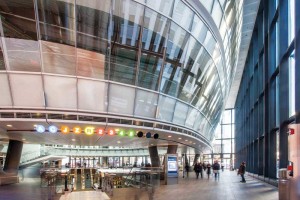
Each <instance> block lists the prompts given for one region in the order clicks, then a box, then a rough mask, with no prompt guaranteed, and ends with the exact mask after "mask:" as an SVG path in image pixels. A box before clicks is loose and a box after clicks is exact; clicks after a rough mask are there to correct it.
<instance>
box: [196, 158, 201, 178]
mask: <svg viewBox="0 0 300 200" xmlns="http://www.w3.org/2000/svg"><path fill="white" fill-rule="evenodd" d="M194 171H195V173H196V177H197V179H198V178H199V173H200V172H201V178H202V165H201V163H199V162H197V163H196V164H195V165H194Z"/></svg>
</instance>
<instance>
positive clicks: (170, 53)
mask: <svg viewBox="0 0 300 200" xmlns="http://www.w3.org/2000/svg"><path fill="white" fill-rule="evenodd" d="M187 40H188V34H187V32H186V31H185V30H184V29H182V28H180V27H179V26H178V25H176V24H175V23H173V22H172V23H171V27H170V33H169V38H168V42H167V52H166V54H167V59H170V60H176V59H178V60H180V58H181V56H182V53H183V49H184V47H185V45H186V43H187Z"/></svg>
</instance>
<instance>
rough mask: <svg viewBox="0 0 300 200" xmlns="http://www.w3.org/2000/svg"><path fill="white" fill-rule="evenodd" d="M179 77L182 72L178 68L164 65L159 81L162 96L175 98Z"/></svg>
mask: <svg viewBox="0 0 300 200" xmlns="http://www.w3.org/2000/svg"><path fill="white" fill-rule="evenodd" d="M181 76H182V71H181V68H180V67H176V66H174V65H172V64H170V63H166V64H165V67H164V72H163V77H162V80H161V85H160V91H161V92H162V93H164V94H168V95H171V96H174V97H177V95H178V91H179V84H180V80H181Z"/></svg>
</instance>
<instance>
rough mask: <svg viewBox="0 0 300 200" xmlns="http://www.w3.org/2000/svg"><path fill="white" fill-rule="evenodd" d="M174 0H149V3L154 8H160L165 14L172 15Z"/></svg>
mask: <svg viewBox="0 0 300 200" xmlns="http://www.w3.org/2000/svg"><path fill="white" fill-rule="evenodd" d="M173 1H174V0H155V1H149V0H148V1H147V5H148V6H149V7H151V8H153V9H154V10H159V11H160V12H162V13H163V14H165V15H167V16H170V15H171V11H172V10H173Z"/></svg>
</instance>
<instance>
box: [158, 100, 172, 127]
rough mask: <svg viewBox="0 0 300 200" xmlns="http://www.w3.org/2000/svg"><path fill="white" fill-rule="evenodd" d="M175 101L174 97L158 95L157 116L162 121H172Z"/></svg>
mask: <svg viewBox="0 0 300 200" xmlns="http://www.w3.org/2000/svg"><path fill="white" fill-rule="evenodd" d="M175 103H176V100H175V99H173V98H170V97H166V96H162V95H160V96H159V103H158V116H157V118H158V119H160V120H162V121H168V122H172V118H173V113H174V108H175Z"/></svg>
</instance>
